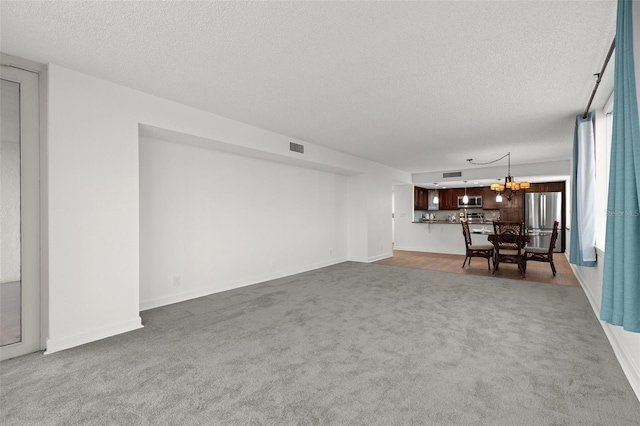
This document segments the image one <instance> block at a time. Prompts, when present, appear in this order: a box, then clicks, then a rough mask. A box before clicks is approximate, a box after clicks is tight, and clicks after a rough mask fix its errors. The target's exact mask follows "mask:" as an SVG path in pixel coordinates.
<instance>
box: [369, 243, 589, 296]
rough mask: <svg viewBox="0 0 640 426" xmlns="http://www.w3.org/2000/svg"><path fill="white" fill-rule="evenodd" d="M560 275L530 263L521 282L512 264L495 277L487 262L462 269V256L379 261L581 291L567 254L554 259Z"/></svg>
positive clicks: (403, 254)
mask: <svg viewBox="0 0 640 426" xmlns="http://www.w3.org/2000/svg"><path fill="white" fill-rule="evenodd" d="M553 260H554V264H555V266H556V270H557V274H556V276H555V277H554V276H553V273H552V272H551V267H550V266H549V264H548V263H542V262H528V263H527V274H526V278H522V276H521V275H520V272H518V267H517V266H516V265H511V264H502V263H501V264H500V269H499V270H498V271H497V272H496V273H495V274H493V266H492V268H491V271H488V270H487V261H486V260H485V259H481V258H472V259H471V266H468V265H467V266H465V267H464V268H462V262H464V256H463V255H457V254H441V253H424V252H418V251H404V250H394V251H393V257H390V258H388V259H383V260H379V261H377V262H375V263H377V264H379V265H390V266H400V267H404V268H416V269H427V270H431V271H441V272H453V273H456V274H468V275H479V276H485V277H495V278H496V279H501V278H510V279H514V280H523V281H532V282H537V283H545V284H555V285H564V286H570V287H580V283H578V280H577V279H576V277H575V275H574V274H573V270H572V269H571V266H569V261H568V260H567V258H566V257H565V255H564V253H558V254H557V255H554V256H553Z"/></svg>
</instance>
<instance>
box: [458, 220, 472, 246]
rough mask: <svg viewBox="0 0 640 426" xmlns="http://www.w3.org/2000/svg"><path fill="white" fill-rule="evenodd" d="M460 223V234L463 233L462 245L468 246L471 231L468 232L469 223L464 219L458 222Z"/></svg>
mask: <svg viewBox="0 0 640 426" xmlns="http://www.w3.org/2000/svg"><path fill="white" fill-rule="evenodd" d="M460 223H461V224H462V235H464V245H465V247H466V248H469V246H470V245H472V243H471V233H470V232H469V224H468V223H467V222H465V221H462V222H460Z"/></svg>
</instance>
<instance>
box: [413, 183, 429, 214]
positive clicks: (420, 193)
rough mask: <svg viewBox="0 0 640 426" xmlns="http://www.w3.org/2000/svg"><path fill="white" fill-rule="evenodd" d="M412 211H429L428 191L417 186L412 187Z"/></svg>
mask: <svg viewBox="0 0 640 426" xmlns="http://www.w3.org/2000/svg"><path fill="white" fill-rule="evenodd" d="M413 209H414V210H428V209H429V191H428V190H427V189H425V188H420V187H419V186H414V187H413Z"/></svg>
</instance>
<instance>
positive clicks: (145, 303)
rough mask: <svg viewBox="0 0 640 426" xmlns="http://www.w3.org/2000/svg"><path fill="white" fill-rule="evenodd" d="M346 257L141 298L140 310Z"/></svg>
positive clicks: (266, 279)
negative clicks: (144, 298)
mask: <svg viewBox="0 0 640 426" xmlns="http://www.w3.org/2000/svg"><path fill="white" fill-rule="evenodd" d="M346 261H347V259H346V258H339V259H335V260H329V261H323V262H318V263H313V264H309V265H304V266H298V267H293V268H288V269H281V270H278V271H275V272H269V273H266V274H261V275H254V276H251V277H246V278H243V279H239V280H233V281H228V282H225V283H216V284H215V285H207V286H202V287H198V288H195V289H192V290H188V291H184V292H181V293H174V294H169V295H166V296H163V297H158V298H155V299H149V300H141V301H140V310H141V311H146V310H147V309H153V308H159V307H160V306H166V305H171V304H173V303H179V302H184V301H186V300H191V299H196V298H198V297H203V296H209V295H211V294H215V293H221V292H223V291H228V290H233V289H235V288H240V287H245V286H248V285H253V284H258V283H261V282H265V281H270V280H275V279H278V278H284V277H288V276H290V275H295V274H300V273H303V272H307V271H312V270H314V269H319V268H324V267H327V266H331V265H336V264H338V263H342V262H346Z"/></svg>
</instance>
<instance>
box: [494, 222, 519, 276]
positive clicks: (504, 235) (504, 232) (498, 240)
mask: <svg viewBox="0 0 640 426" xmlns="http://www.w3.org/2000/svg"><path fill="white" fill-rule="evenodd" d="M523 229H524V223H522V222H493V232H494V234H495V235H494V239H493V246H494V249H495V257H494V264H493V273H494V274H495V273H496V271H497V270H498V268H499V267H500V264H501V263H513V264H516V265H518V270H519V271H520V274H521V275H522V277H524V276H525V271H526V266H525V264H524V249H523V246H524V234H523Z"/></svg>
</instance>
